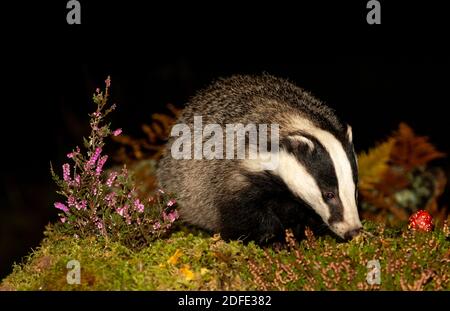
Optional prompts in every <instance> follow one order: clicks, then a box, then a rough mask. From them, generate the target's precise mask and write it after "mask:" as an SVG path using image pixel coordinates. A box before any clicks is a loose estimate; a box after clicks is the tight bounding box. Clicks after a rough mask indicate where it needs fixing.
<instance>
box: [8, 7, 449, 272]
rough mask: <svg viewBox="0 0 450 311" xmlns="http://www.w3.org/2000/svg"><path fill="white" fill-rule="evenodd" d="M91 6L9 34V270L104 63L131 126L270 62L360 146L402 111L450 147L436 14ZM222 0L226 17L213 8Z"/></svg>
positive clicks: (80, 127)
mask: <svg viewBox="0 0 450 311" xmlns="http://www.w3.org/2000/svg"><path fill="white" fill-rule="evenodd" d="M63 2H64V1H63ZM82 3H85V2H83V1H82ZM86 7H87V8H86ZM111 7H112V8H115V6H114V5H111ZM83 8H84V10H85V11H86V13H85V14H86V15H85V16H86V17H85V18H86V24H84V25H81V26H80V28H78V29H74V28H71V27H69V26H67V25H64V22H65V15H64V7H62V8H61V7H58V8H55V7H51V6H50V5H49V4H46V7H45V8H44V9H45V14H46V15H44V16H46V18H45V19H43V20H40V21H39V22H38V21H37V19H38V18H37V17H36V16H35V15H34V14H33V13H32V12H31V11H30V12H28V11H25V12H26V14H25V16H26V17H24V16H23V15H21V18H22V19H21V20H20V21H22V22H24V20H25V19H27V21H28V24H27V25H29V27H23V28H17V29H14V31H7V34H6V37H5V38H6V39H5V40H6V42H7V43H8V44H6V45H5V46H7V48H6V49H5V51H4V52H5V54H4V56H3V60H4V61H3V66H2V75H3V79H2V80H3V81H4V82H2V89H3V91H2V113H1V121H2V125H1V135H2V139H1V142H2V152H1V153H2V163H3V169H2V171H1V175H0V200H1V201H0V202H1V204H0V278H1V277H2V276H4V275H5V274H6V273H8V272H9V271H10V266H11V263H12V261H14V260H16V261H17V260H20V258H21V257H22V256H23V255H25V254H27V253H28V252H29V249H30V247H34V246H36V245H38V243H39V241H40V239H41V238H42V230H43V228H44V226H45V224H47V223H48V222H49V221H52V220H54V219H55V216H56V211H55V210H54V209H53V208H52V203H53V202H54V201H55V200H56V199H57V196H56V195H55V193H54V191H55V188H54V186H53V185H52V182H51V178H50V174H49V162H50V161H52V162H53V163H54V164H55V165H57V166H59V165H60V164H62V163H63V162H62V161H64V155H65V154H66V153H67V152H68V151H70V150H71V148H72V147H73V146H75V145H77V144H79V145H80V144H81V137H82V136H83V135H86V134H87V131H88V123H87V120H88V119H87V113H88V112H90V110H91V109H92V107H93V105H92V104H91V102H90V98H91V95H92V93H93V92H94V90H95V88H96V87H97V86H102V85H103V80H104V79H105V77H106V76H107V75H111V76H112V98H113V100H114V101H115V102H116V103H117V104H118V110H117V112H116V113H115V114H114V116H113V119H112V122H113V127H122V128H123V129H124V131H125V132H127V133H131V134H138V133H140V125H141V124H142V123H145V122H148V120H149V118H150V115H151V113H152V112H155V111H161V110H162V108H163V107H164V105H165V104H166V103H173V104H176V105H179V106H181V105H183V104H184V103H185V102H186V101H187V100H188V99H189V97H191V96H192V95H194V93H195V91H196V90H198V89H199V88H201V87H204V86H206V85H207V84H208V83H209V82H210V81H211V80H212V79H214V78H217V77H220V76H228V75H231V74H235V73H262V72H268V73H270V74H274V75H279V76H282V77H287V78H289V79H290V80H292V81H293V82H295V83H296V84H298V85H299V86H302V87H303V88H305V89H307V90H309V91H311V92H312V93H313V94H314V95H316V96H317V97H319V98H320V99H322V100H324V101H325V102H327V103H328V104H329V105H330V106H332V107H334V108H335V109H336V110H337V111H338V113H339V115H340V116H341V117H342V118H343V119H344V120H346V121H348V122H349V123H350V124H352V126H353V129H354V130H353V131H354V137H355V144H356V148H357V150H363V149H366V148H368V147H370V146H372V145H373V144H374V143H375V142H376V141H377V140H381V139H383V138H384V137H385V136H386V135H388V134H389V133H390V132H391V131H393V130H394V129H396V127H397V125H398V123H399V122H401V121H405V122H407V123H409V124H410V125H411V126H412V127H413V128H414V129H415V130H416V132H417V133H419V134H423V135H427V136H430V137H431V140H432V142H433V143H435V144H436V145H437V147H438V148H439V149H441V150H443V151H446V152H447V153H449V152H450V145H449V143H448V138H447V133H448V114H447V113H446V112H445V108H446V106H447V105H448V103H449V100H448V87H449V85H450V84H449V82H450V81H449V78H448V77H449V70H448V69H449V63H448V55H449V54H448V53H447V51H446V50H444V49H443V48H442V46H441V45H442V42H441V40H443V39H442V38H443V37H441V36H439V34H437V33H436V31H435V30H437V29H441V28H440V27H438V26H440V25H437V26H436V25H434V24H427V25H428V28H423V27H422V26H423V25H416V27H406V26H404V24H403V23H401V22H398V23H393V22H392V21H393V20H394V17H393V15H394V13H392V11H391V13H389V12H387V13H386V14H385V15H384V16H386V17H385V18H386V21H387V23H388V25H387V26H386V25H382V26H381V27H380V30H376V31H374V30H373V29H371V28H368V27H367V25H364V24H363V22H362V21H360V20H359V19H356V18H353V19H350V20H349V19H346V18H345V17H346V15H345V14H350V13H349V12H354V11H355V10H356V11H358V10H364V6H363V7H362V8H357V9H355V8H353V11H342V12H343V13H342V14H343V17H342V18H340V17H339V16H338V17H336V16H334V15H332V14H331V13H329V14H330V16H334V17H333V18H332V19H331V21H330V19H328V18H327V17H328V16H329V15H327V17H324V16H323V14H321V12H328V11H326V10H325V9H322V11H320V10H319V11H317V10H316V11H314V12H315V14H319V13H320V14H319V15H318V16H319V21H317V20H314V21H313V22H312V23H308V22H305V21H304V20H303V21H301V19H302V18H301V17H303V15H301V16H300V17H299V16H296V15H295V14H294V13H293V11H292V10H290V8H289V7H287V8H286V7H283V8H281V7H280V8H278V7H277V8H276V9H274V8H272V7H271V6H267V7H266V6H264V7H263V8H258V10H257V11H255V10H252V9H249V8H245V9H241V8H239V9H232V8H228V9H226V10H223V8H220V9H219V8H216V9H213V8H211V10H210V12H209V13H208V14H205V15H202V14H201V13H198V12H199V11H197V14H196V15H193V14H191V11H189V13H188V12H187V11H183V9H184V8H181V9H180V10H177V11H176V12H175V11H171V10H170V9H169V8H164V9H160V10H161V11H158V10H159V9H157V8H154V7H152V8H147V10H140V9H139V8H136V7H133V6H132V5H130V7H128V6H127V7H126V9H122V7H121V9H120V10H119V9H118V8H116V9H117V10H113V9H111V8H110V11H108V10H107V11H106V12H105V11H102V12H103V13H101V14H100V10H99V8H97V7H94V6H93V5H91V4H89V5H88V4H85V6H84V7H83ZM40 9H41V10H43V8H41V7H40ZM195 9H196V8H192V11H196V10H195ZM297 10H298V9H297ZM218 11H221V13H222V14H224V15H222V16H225V18H224V17H222V18H217V20H216V17H217V16H219V13H217V12H218ZM330 11H331V12H333V10H332V9H330ZM397 11H398V10H397ZM397 11H396V12H397ZM145 12H150V13H149V14H146V13H145ZM297 12H298V11H297ZM213 13H214V14H213ZM227 13H230V14H232V15H228V16H227ZM43 14H44V13H43ZM61 14H62V16H63V17H62V18H61ZM216 14H217V15H216ZM360 15H361V14H359V15H358V16H360ZM33 16H34V17H33ZM56 16H57V17H56ZM28 17H30V18H28ZM325 21H327V22H328V24H326V23H325ZM345 21H346V22H345ZM389 21H391V24H389ZM16 23H17V21H16ZM335 23H338V25H343V27H335V25H336V24H335ZM339 23H341V24H339ZM14 25H15V24H14V23H10V27H12V26H14ZM419 26H420V27H419ZM435 26H436V28H434V27H435ZM389 27H391V28H389ZM447 29H448V28H447ZM430 34H434V35H435V36H434V37H433V36H430ZM443 164H444V165H445V166H446V167H447V171H448V164H447V162H443Z"/></svg>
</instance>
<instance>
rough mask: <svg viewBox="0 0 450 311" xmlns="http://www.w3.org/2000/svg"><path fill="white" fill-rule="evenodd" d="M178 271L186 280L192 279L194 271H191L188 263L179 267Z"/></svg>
mask: <svg viewBox="0 0 450 311" xmlns="http://www.w3.org/2000/svg"><path fill="white" fill-rule="evenodd" d="M180 272H181V274H182V275H183V276H184V278H185V280H186V281H191V280H193V279H194V272H192V270H191V267H190V266H189V265H184V266H183V267H182V268H180Z"/></svg>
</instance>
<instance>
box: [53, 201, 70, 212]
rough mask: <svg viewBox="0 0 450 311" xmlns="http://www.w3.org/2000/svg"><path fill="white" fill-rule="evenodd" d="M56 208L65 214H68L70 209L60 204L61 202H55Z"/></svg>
mask: <svg viewBox="0 0 450 311" xmlns="http://www.w3.org/2000/svg"><path fill="white" fill-rule="evenodd" d="M55 207H56V208H57V209H60V210H62V211H63V212H64V213H68V212H69V209H68V208H67V206H65V205H64V204H62V203H60V202H55Z"/></svg>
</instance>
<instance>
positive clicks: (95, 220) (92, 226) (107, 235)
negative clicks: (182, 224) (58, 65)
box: [51, 77, 178, 248]
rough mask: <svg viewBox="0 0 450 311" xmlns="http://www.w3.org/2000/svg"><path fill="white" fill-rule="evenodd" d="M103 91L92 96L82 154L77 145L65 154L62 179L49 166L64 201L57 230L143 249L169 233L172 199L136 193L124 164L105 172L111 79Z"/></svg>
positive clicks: (174, 216) (59, 206) (160, 193)
mask: <svg viewBox="0 0 450 311" xmlns="http://www.w3.org/2000/svg"><path fill="white" fill-rule="evenodd" d="M105 83H106V88H105V91H104V92H103V91H100V89H98V88H97V90H96V92H95V93H94V96H93V101H94V104H95V105H96V107H97V109H96V110H95V111H94V112H93V113H92V114H90V127H91V133H90V135H89V137H88V139H86V138H85V139H84V147H85V149H86V152H85V153H83V152H82V150H81V149H80V148H79V147H78V146H77V147H76V148H75V150H73V151H72V152H71V153H69V154H68V155H67V157H68V158H69V159H70V160H71V161H72V162H73V164H72V165H70V164H69V163H65V164H63V166H62V178H60V177H59V176H58V175H57V174H56V173H55V171H54V170H53V167H52V166H51V173H52V176H53V180H54V181H55V182H56V184H57V185H58V187H59V191H58V193H59V194H61V195H62V196H64V197H65V202H64V203H62V202H56V203H55V204H54V205H55V207H56V208H57V209H59V210H60V211H61V213H60V214H59V216H60V222H61V223H60V225H59V229H60V230H61V231H62V232H64V233H68V234H71V235H74V236H77V237H86V236H89V235H96V236H100V237H103V238H104V239H105V240H107V241H108V240H112V241H117V242H121V243H123V244H124V245H126V246H130V247H133V248H141V247H142V246H145V245H148V243H149V242H151V241H153V240H154V239H155V238H156V237H160V236H161V235H163V234H165V233H167V232H168V231H169V229H170V228H171V227H172V226H173V223H174V222H175V220H176V219H177V218H178V213H177V210H176V209H175V206H176V201H175V199H173V198H170V196H169V195H168V194H166V193H164V191H163V190H161V189H159V190H158V191H157V193H156V194H155V195H153V196H151V197H149V198H145V199H144V198H142V197H139V194H138V191H137V190H136V186H135V182H134V180H133V178H132V176H131V174H130V173H129V172H128V170H127V167H126V166H125V165H124V166H123V167H122V168H121V169H118V170H117V169H116V170H110V171H109V172H106V171H104V166H105V164H106V162H107V160H108V156H107V155H103V154H102V151H103V147H104V145H105V139H106V138H108V137H110V136H118V135H120V134H121V133H122V130H121V129H116V130H114V131H112V130H111V129H110V124H109V123H105V118H106V116H108V114H109V113H111V112H112V111H113V110H114V109H115V108H116V106H115V105H111V106H110V107H108V98H109V88H110V85H111V80H110V78H109V77H108V78H107V79H106V81H105Z"/></svg>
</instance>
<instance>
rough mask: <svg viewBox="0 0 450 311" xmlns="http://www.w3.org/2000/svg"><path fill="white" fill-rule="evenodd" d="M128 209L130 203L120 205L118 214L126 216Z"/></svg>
mask: <svg viewBox="0 0 450 311" xmlns="http://www.w3.org/2000/svg"><path fill="white" fill-rule="evenodd" d="M127 211H128V205H124V206H123V207H119V208H117V209H116V212H117V214H119V215H120V216H122V217H125V215H126V214H127Z"/></svg>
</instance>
